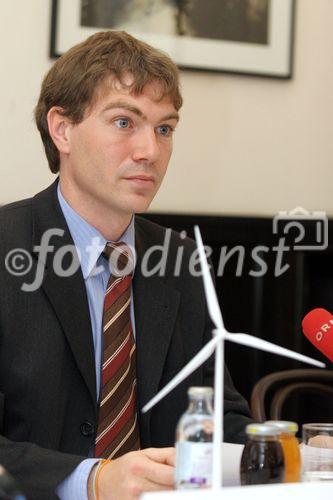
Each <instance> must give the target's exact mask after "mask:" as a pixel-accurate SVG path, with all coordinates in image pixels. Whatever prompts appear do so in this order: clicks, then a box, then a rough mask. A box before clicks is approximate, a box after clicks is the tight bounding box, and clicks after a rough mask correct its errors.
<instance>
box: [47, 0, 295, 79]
mask: <svg viewBox="0 0 333 500" xmlns="http://www.w3.org/2000/svg"><path fill="white" fill-rule="evenodd" d="M124 1H125V0H124ZM128 1H133V0H128ZM162 1H163V0H162ZM243 1H244V0H243ZM169 2H170V0H169ZM267 2H268V5H269V11H268V12H269V15H267V42H266V43H252V42H248V41H244V40H242V41H235V40H230V39H229V40H222V39H217V38H215V39H213V38H201V37H200V36H187V35H185V36H183V35H181V36H180V35H170V34H165V33H161V34H160V33H151V32H149V33H148V32H142V31H141V32H140V31H135V30H128V31H129V32H130V33H131V34H132V35H134V36H136V37H137V38H140V39H141V40H144V41H146V42H147V43H149V44H151V45H153V46H155V47H158V48H160V49H162V50H164V51H165V52H167V53H168V54H169V55H170V56H171V57H172V59H173V60H174V61H175V62H176V64H177V65H178V66H179V67H180V68H181V69H191V70H197V71H215V72H226V73H234V74H245V75H255V76H264V77H272V78H281V79H289V78H291V77H292V74H293V45H294V22H295V9H296V5H295V4H296V0H267ZM81 8H82V0H71V1H68V0H52V18H51V37H50V57H51V58H57V57H59V56H60V55H61V54H63V53H64V52H65V51H66V50H68V49H69V48H70V47H71V46H73V45H75V44H77V43H79V42H80V41H82V40H84V39H85V38H87V37H88V36H90V35H92V34H93V33H96V32H97V31H101V30H103V29H108V28H107V27H105V28H102V27H98V28H97V27H89V26H83V25H82V24H81ZM125 28H126V26H125ZM115 29H124V28H123V27H122V26H120V27H119V28H118V27H117V28H115Z"/></svg>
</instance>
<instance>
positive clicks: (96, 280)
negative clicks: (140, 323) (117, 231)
mask: <svg viewBox="0 0 333 500" xmlns="http://www.w3.org/2000/svg"><path fill="white" fill-rule="evenodd" d="M57 194H58V200H59V203H60V207H61V210H62V212H63V214H64V217H65V219H66V222H67V225H68V227H69V231H70V233H71V236H72V238H73V241H74V244H75V247H76V250H77V253H78V255H79V259H80V263H81V269H82V274H83V279H84V283H85V286H86V291H87V297H88V304H89V312H90V320H91V328H92V334H93V342H94V349H95V369H96V389H97V394H96V400H98V398H99V392H100V383H101V370H102V321H103V304H104V296H105V290H106V287H107V283H108V280H109V277H110V269H109V265H108V262H107V261H106V260H105V259H104V257H103V256H102V255H101V253H102V251H103V249H104V247H105V244H106V243H107V240H106V239H105V238H104V237H103V236H102V235H101V233H100V232H99V231H97V229H96V228H94V227H93V226H91V225H90V224H88V222H87V221H85V220H84V219H83V218H82V217H81V216H80V215H79V214H78V213H77V212H75V210H74V209H73V208H72V207H71V206H70V205H69V204H68V203H67V201H66V200H65V199H64V197H63V196H62V194H61V191H60V186H59V184H58V191H57ZM120 240H121V241H123V242H124V243H126V244H127V245H128V246H129V247H130V248H132V249H134V248H135V233H134V217H133V218H132V220H131V223H130V224H129V226H128V227H127V229H126V231H125V232H124V234H123V235H122V236H121V238H120ZM131 321H132V327H133V333H134V335H135V321H134V306H133V296H132V300H131ZM97 461H98V459H96V458H88V459H86V460H83V461H82V462H81V463H80V464H79V465H78V467H76V469H74V471H73V472H72V473H71V474H70V475H69V476H68V477H67V478H66V479H65V480H64V481H63V482H62V483H60V485H59V486H58V487H57V489H56V493H57V495H58V496H59V497H60V499H61V500H87V498H88V496H87V481H88V476H89V474H90V471H91V469H92V467H93V466H94V464H95V463H96V462H97Z"/></svg>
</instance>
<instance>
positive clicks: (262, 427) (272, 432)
mask: <svg viewBox="0 0 333 500" xmlns="http://www.w3.org/2000/svg"><path fill="white" fill-rule="evenodd" d="M246 434H248V435H249V436H278V435H279V434H280V431H279V429H278V428H277V427H276V426H274V425H268V424H266V423H265V424H250V425H247V426H246Z"/></svg>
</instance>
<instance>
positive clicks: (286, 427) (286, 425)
mask: <svg viewBox="0 0 333 500" xmlns="http://www.w3.org/2000/svg"><path fill="white" fill-rule="evenodd" d="M265 424H268V425H275V427H277V428H278V429H279V430H280V433H285V434H292V433H294V432H297V431H298V425H297V424H296V422H289V421H288V420H267V422H265Z"/></svg>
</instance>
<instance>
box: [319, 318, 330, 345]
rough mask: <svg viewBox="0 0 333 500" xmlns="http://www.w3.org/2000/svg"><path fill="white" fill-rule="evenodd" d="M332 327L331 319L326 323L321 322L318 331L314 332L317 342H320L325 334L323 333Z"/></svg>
mask: <svg viewBox="0 0 333 500" xmlns="http://www.w3.org/2000/svg"><path fill="white" fill-rule="evenodd" d="M331 328H333V319H329V320H328V321H327V323H323V324H322V325H321V327H320V328H319V330H318V332H317V333H316V336H315V338H316V340H317V342H320V341H321V340H322V338H323V336H324V335H325V333H327V332H329V331H330V330H331Z"/></svg>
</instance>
